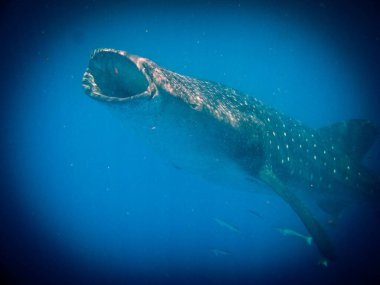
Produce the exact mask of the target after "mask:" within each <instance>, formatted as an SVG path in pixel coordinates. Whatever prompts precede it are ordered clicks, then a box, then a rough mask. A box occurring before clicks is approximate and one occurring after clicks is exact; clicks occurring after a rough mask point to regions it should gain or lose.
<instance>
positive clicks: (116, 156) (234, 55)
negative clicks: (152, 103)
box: [5, 4, 380, 284]
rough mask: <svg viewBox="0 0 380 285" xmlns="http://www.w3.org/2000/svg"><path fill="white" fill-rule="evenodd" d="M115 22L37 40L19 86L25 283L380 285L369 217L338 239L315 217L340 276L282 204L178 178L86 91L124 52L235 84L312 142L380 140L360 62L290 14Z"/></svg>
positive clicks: (132, 13)
mask: <svg viewBox="0 0 380 285" xmlns="http://www.w3.org/2000/svg"><path fill="white" fill-rule="evenodd" d="M112 7H113V6H110V7H108V8H105V9H92V10H91V8H89V9H88V10H87V11H86V12H85V13H84V15H83V17H72V18H70V19H67V21H66V22H65V24H64V25H63V24H62V23H60V25H58V24H57V23H55V22H54V21H53V19H52V23H53V24H54V25H55V26H54V27H55V28H54V29H53V28H51V27H44V28H45V29H42V30H39V31H36V32H37V33H40V35H39V36H38V38H39V39H40V42H38V45H37V44H35V45H32V47H31V48H29V51H32V52H33V55H32V56H30V57H28V61H27V62H25V61H24V62H20V63H19V64H20V66H22V67H23V68H24V69H25V68H27V71H24V72H23V74H24V76H23V78H22V80H21V82H22V83H21V84H17V85H15V86H13V92H14V94H15V96H14V97H13V98H12V99H11V100H10V102H11V103H10V106H11V111H9V110H8V115H7V119H8V122H9V124H8V125H7V127H6V131H7V134H8V136H7V140H6V144H7V151H8V153H7V158H8V161H7V165H8V169H9V170H8V171H9V173H10V174H11V176H9V177H8V178H9V180H11V181H12V182H9V183H12V185H13V187H12V189H13V193H12V198H13V201H16V202H14V203H15V205H16V206H14V205H7V206H6V208H5V209H6V210H7V209H9V210H11V209H13V208H12V207H13V206H14V208H15V209H16V211H15V212H14V213H13V214H14V215H15V217H14V219H15V223H16V224H17V225H19V226H20V229H19V238H20V240H21V241H25V242H20V244H22V246H16V245H17V244H18V243H15V246H14V248H16V251H15V252H14V254H15V255H16V256H18V255H21V256H22V255H24V256H25V258H24V259H23V260H25V263H26V264H29V263H30V264H29V265H25V264H22V263H21V262H20V260H22V259H21V258H15V261H14V262H13V263H12V262H11V263H10V264H11V268H13V273H12V274H13V275H17V274H16V273H17V272H18V271H17V267H18V266H19V270H20V271H19V272H23V271H25V270H26V272H27V275H26V276H27V277H26V278H27V279H26V280H28V276H30V277H29V278H30V279H29V280H31V281H30V282H31V283H33V282H37V280H38V282H49V280H55V279H56V278H57V279H58V280H55V281H56V282H58V283H59V282H62V283H66V282H69V281H70V282H72V283H73V282H74V283H75V282H78V283H83V282H89V280H91V282H95V283H96V282H99V283H102V282H105V281H107V282H115V283H123V282H124V283H123V284H129V283H127V282H128V281H129V282H133V281H136V282H139V281H146V282H148V281H153V280H155V281H156V282H166V283H168V282H177V281H179V280H180V281H182V282H185V281H187V282H189V283H196V282H200V281H207V282H221V281H223V282H233V281H234V282H238V281H240V282H248V281H252V282H253V281H256V282H263V283H265V284H272V283H273V284H275V283H278V282H281V283H286V282H292V283H298V284H304V282H315V284H321V282H325V284H333V282H335V280H341V279H340V278H342V276H343V275H344V274H346V272H348V271H350V270H352V269H354V270H357V272H358V274H357V275H355V274H354V276H361V274H364V273H363V272H366V270H364V269H363V268H370V269H368V271H371V270H373V269H372V268H373V263H372V260H373V256H372V255H371V254H373V248H374V247H376V248H377V245H376V244H375V241H376V238H377V239H378V237H379V233H378V231H375V230H373V229H372V228H373V227H374V225H376V223H377V222H376V220H375V219H376V209H373V208H368V207H367V204H366V202H364V201H362V200H360V201H358V202H357V203H353V205H352V206H351V207H349V208H348V209H347V210H346V211H345V212H344V213H343V215H342V216H341V218H340V219H339V221H337V225H336V226H335V227H331V225H329V224H328V218H329V217H328V216H327V215H326V214H324V213H323V212H321V211H320V209H318V208H317V207H315V206H311V209H312V211H313V212H315V214H316V215H317V216H318V218H319V219H320V221H321V223H322V225H323V226H324V227H325V228H326V230H327V232H328V234H329V235H330V236H331V239H332V241H333V243H334V245H335V246H336V248H337V254H338V256H339V258H338V260H337V261H336V262H335V263H333V264H331V265H330V266H329V267H327V268H325V267H323V266H321V265H320V264H318V262H319V260H320V255H319V253H318V251H317V249H316V247H315V246H309V245H307V243H306V242H305V241H304V240H302V239H300V238H296V237H291V236H283V235H281V234H280V233H279V232H278V231H277V230H275V228H276V227H284V228H290V229H293V230H295V231H298V232H300V233H303V234H307V232H306V229H305V228H304V226H303V225H302V224H301V222H300V221H299V220H298V217H297V216H296V215H295V214H294V212H292V211H291V210H290V208H289V207H288V206H287V205H286V204H285V203H284V202H283V201H282V200H281V199H280V198H279V197H277V196H276V195H275V194H273V193H272V192H271V191H270V190H269V189H268V188H266V187H264V186H263V185H260V184H258V183H253V184H252V189H251V190H252V191H243V190H242V189H231V187H225V186H224V185H218V184H215V183H213V182H209V181H206V180H204V179H202V178H201V177H197V176H195V175H193V174H191V173H189V172H187V171H186V170H182V169H177V168H176V167H175V166H173V165H172V164H171V163H170V162H168V161H166V160H165V158H163V157H160V156H159V155H157V154H156V153H155V152H154V151H153V150H151V149H149V147H148V146H146V145H145V144H144V142H143V141H140V140H139V138H138V137H136V136H134V134H133V132H131V131H130V130H129V129H128V125H127V124H125V122H123V121H122V120H121V119H120V117H119V116H117V115H116V114H115V113H114V112H113V111H112V109H111V108H108V107H107V106H106V105H104V104H102V103H100V102H96V101H94V100H91V99H90V98H89V97H87V96H86V95H85V94H84V92H83V89H82V86H81V78H82V75H83V72H84V71H85V68H86V66H87V64H88V60H89V56H90V54H91V52H92V50H93V49H94V48H98V47H112V48H116V49H122V50H126V51H128V52H130V53H135V54H138V55H141V56H144V57H147V58H150V59H152V60H153V61H155V62H157V63H158V64H159V65H161V66H163V67H166V68H168V69H171V70H174V71H176V72H178V73H182V74H185V75H190V76H194V77H198V78H203V79H208V80H212V81H216V82H222V83H224V84H226V85H228V86H231V87H233V88H236V89H238V90H241V91H244V92H246V93H248V94H251V95H252V96H255V97H257V98H259V99H260V100H262V101H264V102H265V103H267V104H269V105H272V106H274V107H276V108H277V109H279V110H281V111H283V112H285V113H288V114H290V115H291V116H293V117H295V118H297V119H299V120H300V121H302V122H304V123H305V124H306V125H308V126H311V127H315V128H318V127H322V126H326V125H328V124H331V123H333V122H336V121H341V120H346V119H350V118H369V119H371V120H373V121H375V123H377V124H378V125H379V122H380V120H379V118H378V117H377V114H376V107H374V104H375V103H376V102H374V101H371V99H370V98H371V94H372V90H370V87H369V85H368V84H367V83H368V81H369V79H368V78H367V77H366V76H365V74H363V73H361V72H359V71H360V70H361V69H360V68H359V69H358V68H357V66H358V64H359V63H360V58H359V57H358V58H353V57H352V54H351V53H350V51H347V50H345V49H343V47H342V45H340V44H339V43H337V42H334V41H332V39H331V38H330V37H329V36H328V35H327V34H328V33H327V32H326V31H325V30H323V29H320V26H319V25H318V23H314V22H312V21H310V22H307V21H305V18H303V17H294V15H297V13H294V12H293V14H292V13H290V14H291V15H290V16H289V15H287V14H286V11H284V12H281V11H280V10H276V8H275V7H272V8H267V7H266V8H265V9H264V8H263V7H261V8H257V9H254V8H252V6H246V7H244V4H242V5H240V6H239V5H234V6H227V5H226V6H219V7H218V8H216V9H212V8H210V7H205V8H201V7H197V6H173V7H170V5H168V6H167V7H161V8H160V7H159V6H153V7H151V8H149V7H145V8H128V6H127V5H126V6H123V5H119V6H116V7H113V8H112ZM130 7H133V6H130ZM231 7H232V8H231ZM320 8H321V7H320ZM322 8H323V7H322ZM322 8H321V9H322ZM210 14H212V15H213V16H212V17H210ZM292 15H293V16H292ZM332 28H333V27H332ZM14 81H16V80H14ZM21 99H22V100H21ZM168 143H170V142H168ZM378 158H379V148H378V147H377V148H376V147H375V148H374V149H373V150H372V151H371V154H370V156H369V158H367V160H366V163H367V164H368V165H371V166H372V167H375V168H376V167H377V166H376V160H377V159H378ZM250 211H251V212H250ZM252 212H254V213H252ZM255 213H256V214H255ZM215 218H217V219H221V220H223V221H225V222H228V223H230V224H231V225H233V226H235V227H237V228H238V229H239V232H234V231H231V230H229V229H228V228H226V227H223V226H221V225H220V224H218V223H217V222H215ZM10 221H11V219H10V220H9V221H7V223H11V222H10ZM10 248H12V247H10ZM17 248H18V250H17ZM9 251H11V250H9ZM8 255H10V253H7V256H8ZM358 264H361V265H360V268H358ZM25 268H27V269H25ZM14 272H16V273H14ZM44 272H45V274H44ZM12 274H11V275H12ZM33 278H34V279H33ZM16 280H17V278H16ZM21 280H22V278H21ZM27 283H28V282H27ZM102 284H103V283H102Z"/></svg>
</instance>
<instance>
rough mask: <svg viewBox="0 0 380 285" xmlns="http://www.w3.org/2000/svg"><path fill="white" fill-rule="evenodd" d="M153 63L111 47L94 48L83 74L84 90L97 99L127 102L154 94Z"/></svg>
mask: <svg viewBox="0 0 380 285" xmlns="http://www.w3.org/2000/svg"><path fill="white" fill-rule="evenodd" d="M154 66H155V63H153V62H152V61H150V60H148V59H146V58H142V57H138V56H135V55H131V54H128V53H126V52H125V51H119V50H114V49H108V48H107V49H106V48H103V49H95V50H94V52H93V54H92V56H91V58H90V62H89V64H88V68H87V70H86V72H85V74H84V76H83V80H82V85H83V87H84V89H85V90H86V93H87V94H88V95H89V96H90V97H92V98H94V99H98V100H102V101H108V102H130V101H131V100H133V101H135V100H136V99H147V98H151V97H153V96H154V95H155V94H156V92H157V88H156V86H155V84H154V83H153V81H152V80H151V76H150V70H153V69H154Z"/></svg>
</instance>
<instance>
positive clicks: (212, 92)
mask: <svg viewBox="0 0 380 285" xmlns="http://www.w3.org/2000/svg"><path fill="white" fill-rule="evenodd" d="M82 85H83V88H84V90H85V92H86V93H87V94H88V95H89V96H90V97H91V98H93V99H95V100H98V101H101V102H103V103H107V105H109V106H110V107H112V108H113V109H116V110H118V112H119V113H120V114H122V118H123V120H125V121H127V122H128V124H129V126H130V130H131V131H132V130H133V131H134V132H135V133H136V135H137V136H140V137H141V139H142V140H143V141H144V142H145V143H147V144H150V145H152V147H153V148H155V149H156V150H157V151H159V152H160V153H161V154H162V155H163V156H164V157H165V158H166V159H168V160H169V161H171V162H172V163H173V164H174V165H177V166H178V167H179V168H180V169H188V170H189V171H192V172H194V173H198V174H200V175H203V176H205V177H208V178H210V179H213V180H215V181H218V182H220V183H225V185H234V183H236V184H237V183H239V181H247V177H249V178H250V179H253V180H255V181H258V182H259V183H262V184H264V185H266V186H267V188H268V189H270V190H272V191H273V192H274V193H276V194H277V195H278V196H279V197H281V198H282V199H283V200H284V201H285V202H286V203H287V204H288V205H289V206H290V207H291V209H293V211H294V212H295V213H296V215H297V216H298V217H299V219H300V221H301V222H302V223H303V224H304V226H305V228H306V230H307V231H308V232H309V234H310V236H311V237H312V240H313V241H314V244H315V245H316V246H317V248H318V250H319V252H320V254H321V255H322V257H323V258H325V259H326V260H328V261H333V260H335V259H336V254H335V250H334V246H333V244H332V242H331V240H330V238H329V236H328V235H327V233H326V232H325V230H324V228H323V227H322V225H321V224H320V222H319V221H318V220H317V218H316V217H315V216H314V215H313V213H312V211H311V210H310V209H309V207H308V206H307V203H305V201H304V200H303V199H302V198H301V197H302V195H299V193H300V191H301V193H323V194H329V193H338V192H339V193H340V192H343V193H346V192H347V193H363V194H364V195H365V196H372V195H375V194H376V193H378V191H379V179H378V177H377V175H376V174H374V173H373V172H372V171H371V170H369V169H368V168H367V167H365V166H364V165H363V164H362V159H363V157H364V156H365V154H366V153H367V151H368V150H369V149H370V148H371V146H372V145H373V143H374V141H375V139H376V136H377V133H378V132H377V128H376V127H375V126H374V124H372V123H371V122H370V121H368V120H364V119H353V120H347V121H343V122H338V123H335V124H333V125H330V126H326V127H323V128H320V129H315V128H310V127H308V126H307V125H305V124H303V123H301V122H300V121H298V120H296V119H294V118H292V117H291V116H288V115H286V114H284V113H282V112H280V111H278V110H276V109H274V108H272V107H271V106H267V105H266V104H264V103H263V102H262V101H260V100H259V99H257V98H255V97H253V96H249V95H247V94H245V93H243V92H240V91H238V90H235V89H233V88H231V87H228V86H225V85H223V84H220V83H215V82H212V81H208V80H201V79H196V78H193V77H189V76H185V75H182V74H179V73H176V72H173V71H170V70H168V69H166V68H163V67H161V66H159V65H158V64H156V63H154V62H153V61H151V60H149V59H147V58H144V57H140V56H137V55H132V54H129V53H127V52H125V51H122V50H115V49H111V48H101V49H95V50H94V51H93V53H92V55H91V56H90V60H89V64H88V67H87V69H86V71H85V73H84V76H83V79H82ZM228 183H231V184H228Z"/></svg>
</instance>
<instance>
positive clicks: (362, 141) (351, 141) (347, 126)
mask: <svg viewBox="0 0 380 285" xmlns="http://www.w3.org/2000/svg"><path fill="white" fill-rule="evenodd" d="M318 131H319V133H320V135H321V136H322V137H324V138H325V139H327V140H330V141H332V142H333V143H334V144H335V145H336V147H338V148H340V149H341V150H342V151H343V152H344V153H346V154H347V155H348V156H350V157H351V158H352V159H354V160H356V161H361V160H362V158H363V157H364V155H365V154H366V153H367V151H368V150H369V149H370V147H371V146H372V145H373V143H374V142H375V138H376V136H377V133H378V131H377V128H376V127H375V125H374V124H372V123H371V122H370V121H368V120H359V119H356V120H349V121H344V122H339V123H335V124H333V125H331V126H328V127H324V128H320V129H319V130H318Z"/></svg>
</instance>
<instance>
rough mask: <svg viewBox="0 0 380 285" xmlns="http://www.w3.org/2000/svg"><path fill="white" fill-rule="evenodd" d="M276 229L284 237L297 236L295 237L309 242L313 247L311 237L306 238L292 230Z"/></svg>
mask: <svg viewBox="0 0 380 285" xmlns="http://www.w3.org/2000/svg"><path fill="white" fill-rule="evenodd" d="M275 229H276V230H278V231H279V232H280V233H282V234H283V235H284V236H295V237H300V238H303V239H304V240H305V241H306V242H307V244H308V245H311V243H312V241H313V238H312V237H311V236H305V235H303V234H300V233H297V232H296V231H293V230H291V229H286V228H275Z"/></svg>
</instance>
